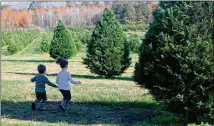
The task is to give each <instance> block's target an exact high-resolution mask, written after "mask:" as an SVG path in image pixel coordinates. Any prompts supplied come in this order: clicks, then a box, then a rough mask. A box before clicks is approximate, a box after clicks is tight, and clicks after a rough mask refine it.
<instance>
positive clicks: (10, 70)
mask: <svg viewBox="0 0 214 126" xmlns="http://www.w3.org/2000/svg"><path fill="white" fill-rule="evenodd" d="M84 55H85V54H84V53H83V52H81V53H78V54H77V55H76V56H75V57H74V58H73V59H71V60H69V68H68V70H69V71H70V73H71V74H72V76H73V78H74V79H75V80H80V81H84V83H82V84H81V85H71V87H72V90H71V92H72V101H71V102H70V104H69V108H68V110H67V111H66V112H65V113H63V112H61V110H60V109H59V108H58V104H59V103H60V101H61V100H62V96H61V94H60V92H59V91H58V90H57V89H56V88H52V87H49V86H46V91H47V96H48V102H47V106H48V110H47V111H31V102H32V101H33V100H34V99H35V96H34V83H31V82H30V79H31V77H33V76H34V75H35V74H37V65H38V64H45V65H46V67H47V76H48V78H49V79H50V80H51V81H52V82H54V83H55V79H56V75H57V73H58V72H59V71H60V70H61V69H60V67H59V66H58V65H57V64H56V63H55V61H54V60H53V59H51V58H50V57H49V55H48V54H42V55H38V54H28V55H21V54H20V55H14V56H2V64H1V65H2V66H1V68H2V71H1V79H2V83H1V86H2V88H1V114H2V125H6V126H7V125H20V126H25V125H26V126H29V125H39V126H58V125H60V126H61V125H62V126H63V125H65V126H66V125H127V126H131V125H145V126H148V125H175V124H178V119H177V117H176V116H174V115H173V114H171V113H169V112H166V111H163V110H161V109H162V107H160V106H161V105H160V104H158V103H157V102H156V101H155V100H153V98H152V96H151V95H150V94H149V92H148V90H146V89H144V88H140V87H139V86H137V85H136V84H135V83H134V82H133V79H132V75H133V71H134V65H135V62H136V61H137V59H138V57H137V55H136V54H133V55H132V57H133V58H132V65H131V67H130V68H129V69H128V70H127V71H126V73H124V74H123V75H122V76H120V77H115V78H111V79H106V78H103V77H99V76H97V75H94V74H92V73H91V72H90V71H89V70H88V69H87V68H86V67H85V65H83V64H82V57H84Z"/></svg>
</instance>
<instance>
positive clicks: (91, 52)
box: [84, 8, 131, 77]
mask: <svg viewBox="0 0 214 126" xmlns="http://www.w3.org/2000/svg"><path fill="white" fill-rule="evenodd" d="M125 42H126V40H125V35H124V33H123V31H122V28H121V26H120V24H119V22H118V21H117V19H116V18H115V15H114V13H113V12H112V10H110V9H107V8H106V9H105V10H104V14H103V17H102V19H101V20H100V21H99V22H98V23H97V25H96V27H95V29H94V31H93V33H92V37H91V39H90V41H89V42H88V44H87V52H86V58H85V59H84V63H85V64H86V65H87V67H88V68H89V69H90V70H91V72H92V73H96V74H98V75H101V76H105V77H112V76H117V75H120V74H122V73H123V72H124V71H125V70H126V69H127V68H128V67H129V66H130V64H131V59H130V58H129V49H127V47H128V46H127V44H126V43H125Z"/></svg>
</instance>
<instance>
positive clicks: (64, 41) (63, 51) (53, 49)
mask: <svg viewBox="0 0 214 126" xmlns="http://www.w3.org/2000/svg"><path fill="white" fill-rule="evenodd" d="M49 53H50V56H51V57H52V58H54V59H56V58H58V57H63V58H66V59H68V58H72V57H73V56H74V55H75V54H76V53H77V49H76V45H75V43H74V41H73V40H72V37H71V35H70V33H69V31H68V29H67V28H66V27H65V25H64V23H63V22H62V21H59V24H58V26H57V27H56V28H55V29H54V36H53V40H52V41H51V45H50V51H49Z"/></svg>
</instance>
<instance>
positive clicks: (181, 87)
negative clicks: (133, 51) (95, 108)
mask: <svg viewBox="0 0 214 126" xmlns="http://www.w3.org/2000/svg"><path fill="white" fill-rule="evenodd" d="M213 7H214V5H213V2H190V1H189V2H181V1H179V2H160V8H158V9H157V10H156V11H155V12H154V13H153V16H154V21H153V23H151V24H150V27H149V31H148V32H147V33H146V36H145V39H144V43H143V44H142V46H141V53H140V57H139V62H138V63H137V64H136V66H135V72H134V80H135V81H136V82H138V84H140V85H142V86H143V87H145V88H148V89H149V90H150V91H151V93H152V94H153V96H154V97H155V98H156V99H157V100H159V101H163V102H164V103H165V104H166V105H167V106H168V108H169V110H171V111H172V112H175V113H178V114H181V115H183V116H181V117H183V119H184V121H187V122H201V121H205V122H213V121H214V118H213V117H214V111H213V107H214V76H213V75H214V67H213V66H214V60H213V58H214V57H213V54H212V51H213V50H214V48H213V45H212V40H211V31H212V24H213V20H212V18H213Z"/></svg>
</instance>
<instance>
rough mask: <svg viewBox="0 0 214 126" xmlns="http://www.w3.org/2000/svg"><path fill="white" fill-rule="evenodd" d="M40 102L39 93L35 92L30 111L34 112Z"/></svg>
mask: <svg viewBox="0 0 214 126" xmlns="http://www.w3.org/2000/svg"><path fill="white" fill-rule="evenodd" d="M40 101H41V97H40V93H38V92H36V99H35V100H34V101H33V102H32V110H36V106H37V104H38V103H39V102H40Z"/></svg>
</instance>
